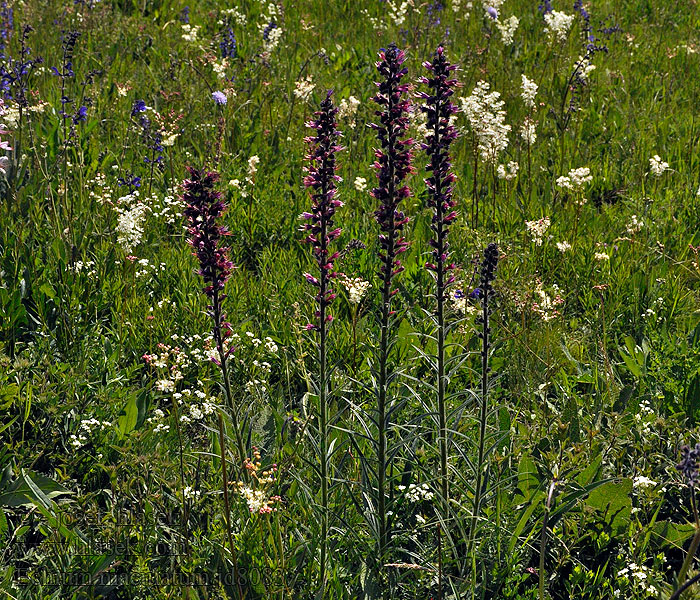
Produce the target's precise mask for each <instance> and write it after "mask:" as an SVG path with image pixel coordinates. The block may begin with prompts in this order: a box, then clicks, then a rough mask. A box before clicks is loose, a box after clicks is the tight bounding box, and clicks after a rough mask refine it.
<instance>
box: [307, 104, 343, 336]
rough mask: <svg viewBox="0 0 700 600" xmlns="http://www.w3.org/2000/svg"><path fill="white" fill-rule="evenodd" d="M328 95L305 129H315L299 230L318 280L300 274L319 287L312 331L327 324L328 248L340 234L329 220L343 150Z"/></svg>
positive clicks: (331, 272)
mask: <svg viewBox="0 0 700 600" xmlns="http://www.w3.org/2000/svg"><path fill="white" fill-rule="evenodd" d="M332 93H333V92H332V91H329V92H328V93H327V94H326V98H325V99H324V100H323V102H321V110H319V111H317V112H316V113H314V117H315V120H313V121H309V122H308V123H307V126H308V127H309V128H311V129H313V130H315V135H312V136H309V137H307V138H306V140H305V141H306V142H307V143H308V144H309V152H308V154H307V155H306V160H307V161H308V163H309V166H307V167H305V168H304V171H305V173H306V176H305V177H304V185H305V186H306V187H307V188H309V191H310V195H311V199H312V202H313V204H312V208H311V212H310V213H309V212H305V213H302V215H301V216H302V218H303V219H304V220H306V221H307V222H306V223H304V225H302V227H301V231H303V232H305V233H306V238H305V240H304V241H305V242H306V243H308V244H311V245H312V247H313V256H314V259H315V261H316V264H317V265H318V269H319V274H320V275H319V278H318V279H316V278H315V277H312V276H311V275H309V274H308V273H307V274H305V275H304V276H305V277H306V280H307V281H308V282H309V283H310V284H312V285H314V286H315V287H318V288H319V291H318V294H317V295H316V301H317V302H318V305H319V312H318V318H319V323H318V325H314V329H321V328H322V327H324V324H325V323H326V322H330V321H331V319H330V318H328V316H327V315H326V308H327V306H328V305H329V304H330V302H331V301H332V300H333V298H335V294H334V293H333V290H332V289H331V288H330V285H329V284H330V281H331V279H332V278H333V277H335V272H334V270H333V269H334V264H333V263H334V261H335V259H336V258H338V253H337V252H334V253H332V254H331V253H330V252H329V249H328V247H329V245H330V243H331V242H332V241H333V240H335V239H336V238H337V237H338V236H340V232H341V230H340V229H339V228H337V227H335V226H334V222H333V217H334V215H335V211H336V209H337V208H339V207H341V206H342V205H343V203H342V202H341V201H340V200H338V199H337V198H336V194H337V189H336V182H338V181H340V177H339V176H338V175H336V171H337V170H338V167H337V165H336V160H335V155H336V153H337V152H339V151H340V150H342V149H343V148H342V147H341V146H339V145H338V143H337V140H338V138H339V137H340V135H341V134H340V132H339V131H338V130H337V129H336V121H335V115H336V113H337V112H338V109H337V108H336V107H335V106H333V100H331V95H332Z"/></svg>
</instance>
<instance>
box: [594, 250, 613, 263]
mask: <svg viewBox="0 0 700 600" xmlns="http://www.w3.org/2000/svg"><path fill="white" fill-rule="evenodd" d="M593 258H595V259H596V260H597V261H599V262H605V261H606V260H610V255H609V254H608V253H607V252H594V253H593Z"/></svg>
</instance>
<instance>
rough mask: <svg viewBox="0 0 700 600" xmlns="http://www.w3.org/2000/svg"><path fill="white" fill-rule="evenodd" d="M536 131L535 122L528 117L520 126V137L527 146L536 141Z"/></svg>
mask: <svg viewBox="0 0 700 600" xmlns="http://www.w3.org/2000/svg"><path fill="white" fill-rule="evenodd" d="M536 131H537V124H536V123H535V122H534V121H533V120H532V119H530V118H529V117H528V118H527V119H525V121H524V122H523V124H522V126H521V127H520V137H521V138H523V141H524V142H525V143H526V144H527V145H528V146H532V145H533V144H534V143H535V142H536V141H537V133H536Z"/></svg>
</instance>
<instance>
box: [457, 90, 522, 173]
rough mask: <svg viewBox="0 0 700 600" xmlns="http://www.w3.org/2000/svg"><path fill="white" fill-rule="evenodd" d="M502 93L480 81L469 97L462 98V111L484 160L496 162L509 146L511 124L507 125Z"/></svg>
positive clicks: (491, 162)
mask: <svg viewBox="0 0 700 600" xmlns="http://www.w3.org/2000/svg"><path fill="white" fill-rule="evenodd" d="M500 97H501V94H499V93H498V92H491V91H490V85H489V84H488V83H487V82H486V81H483V80H482V81H479V82H478V83H477V84H476V87H475V88H474V90H473V91H472V93H471V95H470V96H468V97H467V98H460V102H461V104H462V112H463V113H464V114H465V115H466V117H467V119H468V121H469V124H470V126H471V128H472V130H473V131H474V134H475V135H476V138H477V141H478V148H479V153H480V155H481V158H482V160H484V161H485V162H486V163H488V164H495V163H496V161H497V160H498V155H499V153H500V152H502V151H503V150H505V148H506V147H507V146H508V134H509V133H510V125H506V123H505V117H506V113H505V111H504V110H503V106H504V102H503V100H500Z"/></svg>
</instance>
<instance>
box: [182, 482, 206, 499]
mask: <svg viewBox="0 0 700 600" xmlns="http://www.w3.org/2000/svg"><path fill="white" fill-rule="evenodd" d="M182 493H183V495H184V496H185V498H187V499H188V500H199V497H200V496H201V495H202V492H200V491H199V490H195V489H194V488H193V487H192V486H191V485H188V486H185V489H184V490H182Z"/></svg>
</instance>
